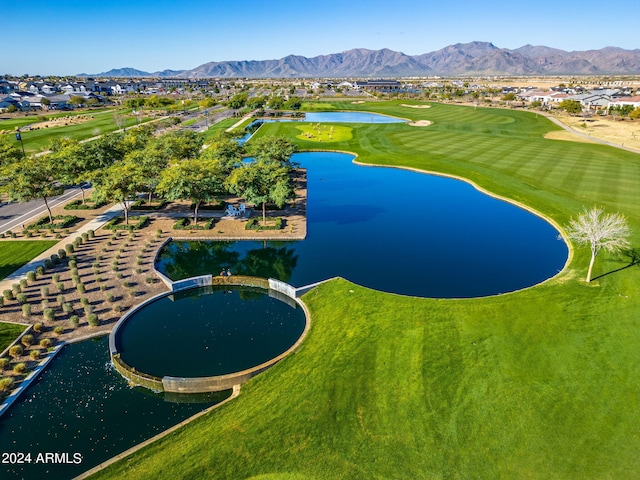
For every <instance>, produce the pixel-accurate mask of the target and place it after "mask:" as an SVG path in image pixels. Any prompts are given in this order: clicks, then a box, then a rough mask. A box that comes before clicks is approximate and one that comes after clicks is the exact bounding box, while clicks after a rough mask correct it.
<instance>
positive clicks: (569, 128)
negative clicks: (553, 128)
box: [538, 112, 640, 153]
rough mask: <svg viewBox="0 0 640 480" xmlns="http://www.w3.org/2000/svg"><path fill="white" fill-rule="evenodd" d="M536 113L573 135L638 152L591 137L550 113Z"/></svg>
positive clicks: (638, 151)
mask: <svg viewBox="0 0 640 480" xmlns="http://www.w3.org/2000/svg"><path fill="white" fill-rule="evenodd" d="M538 113H539V114H540V115H544V116H545V117H547V118H548V119H549V120H551V121H552V122H553V123H555V124H556V125H558V126H559V127H561V128H563V129H564V130H566V131H567V132H569V133H572V134H574V135H577V136H579V137H582V138H585V139H587V140H590V141H592V142H596V143H601V144H602V145H608V146H610V147H614V148H619V149H621V150H627V151H629V152H633V153H640V150H638V149H637V148H631V147H625V146H624V145H620V144H619V143H613V142H608V141H606V140H601V139H600V138H596V137H592V136H591V135H587V134H586V133H582V132H579V131H577V130H575V129H573V128H571V127H570V126H569V125H566V124H564V123H562V122H561V121H560V120H558V119H557V118H555V117H553V116H552V115H549V114H548V113H545V112H538Z"/></svg>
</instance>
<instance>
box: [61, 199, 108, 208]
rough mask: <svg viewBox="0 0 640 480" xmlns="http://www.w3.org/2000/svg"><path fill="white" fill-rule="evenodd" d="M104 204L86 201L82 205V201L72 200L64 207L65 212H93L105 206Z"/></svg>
mask: <svg viewBox="0 0 640 480" xmlns="http://www.w3.org/2000/svg"><path fill="white" fill-rule="evenodd" d="M106 204H107V203H106V202H93V201H91V200H87V203H82V200H74V201H73V202H69V203H67V204H66V205H65V206H64V209H65V210H95V209H97V208H102V207H104V206H105V205H106Z"/></svg>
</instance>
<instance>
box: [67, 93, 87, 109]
mask: <svg viewBox="0 0 640 480" xmlns="http://www.w3.org/2000/svg"><path fill="white" fill-rule="evenodd" d="M86 102H87V100H86V99H85V98H84V97H81V96H79V95H71V97H70V98H69V103H70V104H71V105H76V106H78V107H79V106H80V105H84V104H85V103H86Z"/></svg>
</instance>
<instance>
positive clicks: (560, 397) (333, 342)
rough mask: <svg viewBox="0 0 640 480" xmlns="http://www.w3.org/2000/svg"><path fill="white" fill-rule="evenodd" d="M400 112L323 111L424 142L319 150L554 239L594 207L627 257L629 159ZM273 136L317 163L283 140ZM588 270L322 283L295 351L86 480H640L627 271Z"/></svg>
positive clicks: (473, 113) (355, 141)
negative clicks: (342, 154)
mask: <svg viewBox="0 0 640 480" xmlns="http://www.w3.org/2000/svg"><path fill="white" fill-rule="evenodd" d="M400 103H401V102H375V103H369V104H361V105H353V104H350V102H344V104H342V103H336V104H334V105H333V108H335V109H361V110H368V111H379V112H381V113H385V114H391V115H398V116H401V117H409V118H412V119H416V120H417V119H426V120H431V121H433V122H434V123H433V125H431V126H430V127H411V126H409V125H404V124H392V125H389V124H387V125H357V126H354V128H353V131H352V133H353V138H351V139H346V138H345V139H344V140H343V141H337V142H334V143H332V144H331V146H330V148H331V149H335V150H343V151H352V152H354V153H356V154H357V155H358V160H359V161H362V162H366V163H371V164H380V165H383V164H386V165H397V166H407V167H413V168H420V169H423V170H427V171H438V172H443V173H447V174H452V175H459V176H463V177H465V178H468V179H470V180H472V181H474V182H476V183H477V184H479V185H480V186H482V187H484V188H486V189H488V190H490V191H492V192H494V193H497V194H500V195H504V196H506V197H509V198H512V199H514V200H517V201H520V202H523V203H525V204H527V205H530V206H532V207H533V208H535V209H537V210H539V211H540V212H542V213H544V214H545V215H547V216H548V217H550V218H552V219H554V220H555V221H556V222H558V223H560V224H564V223H565V222H566V221H567V219H568V218H569V217H571V216H574V215H575V214H576V213H578V212H579V211H580V210H581V209H582V207H583V206H584V205H587V206H591V205H593V204H597V205H602V206H604V207H605V209H606V210H607V211H608V212H621V213H624V214H625V215H627V217H628V218H629V222H630V224H631V226H632V229H633V231H634V235H633V238H632V242H633V245H634V247H635V248H639V247H640V201H639V199H640V197H639V196H638V195H639V194H638V186H639V185H640V155H635V154H632V153H629V152H625V151H622V150H617V149H614V148H610V147H604V146H600V145H591V144H581V143H572V142H564V141H554V140H545V139H544V138H543V136H544V133H545V132H547V131H550V130H555V129H556V128H557V127H555V126H554V125H552V124H551V123H550V122H549V121H548V120H546V119H545V118H543V117H536V116H535V115H534V114H530V113H526V112H517V111H511V110H489V109H478V110H474V109H473V108H468V107H460V106H451V105H438V104H433V106H432V108H430V109H424V110H418V109H409V108H406V107H401V106H400ZM327 109H329V108H327ZM270 134H282V135H287V136H289V137H291V138H292V139H295V141H296V143H298V144H299V146H300V148H302V149H306V148H312V149H316V148H317V147H318V145H317V143H316V142H312V141H306V140H300V139H296V137H297V135H299V130H297V129H296V126H295V124H286V123H273V124H267V125H265V126H264V127H263V128H261V129H260V130H259V135H270ZM389 195H390V196H391V198H392V195H393V192H389ZM587 263H588V252H587V251H586V249H578V250H576V252H575V255H574V256H573V258H572V261H571V263H570V265H569V267H568V268H567V269H566V270H564V271H563V272H562V273H561V274H560V275H558V276H557V277H555V278H554V279H551V280H549V281H547V282H545V283H543V284H541V285H538V286H536V287H533V288H529V289H526V290H522V291H520V292H515V293H511V294H507V295H500V296H494V297H487V298H480V299H457V300H446V299H420V298H411V297H402V296H397V295H390V294H385V293H380V292H375V291H372V290H369V289H366V288H363V287H359V286H356V285H353V284H351V283H349V282H348V281H347V280H333V281H331V282H328V283H326V284H323V285H321V286H320V287H317V288H316V289H314V290H312V291H311V292H309V293H308V294H306V295H305V297H304V300H305V302H306V303H307V304H308V306H309V309H310V311H311V315H312V327H311V331H310V333H309V336H308V337H307V339H306V340H305V342H304V343H303V345H302V347H301V348H300V349H299V350H298V352H296V353H295V354H293V355H291V356H289V357H288V358H286V359H285V360H283V361H282V362H280V363H279V364H277V365H276V366H274V367H273V368H271V369H269V370H268V371H266V372H264V373H262V374H261V375H259V376H258V377H256V378H255V379H253V380H252V381H250V382H249V383H247V384H246V385H244V386H243V387H242V393H241V395H240V397H239V398H238V399H236V400H234V401H232V402H230V403H228V404H227V405H225V406H224V407H222V408H220V409H219V410H217V411H215V412H214V413H212V414H209V415H206V416H204V417H202V418H200V419H198V420H196V421H194V422H193V423H191V424H189V425H188V426H186V427H183V428H181V429H179V430H178V431H177V432H175V433H173V434H171V435H169V436H167V437H166V438H165V439H163V440H161V441H159V442H156V443H154V444H152V445H151V446H149V447H147V448H145V449H143V450H142V451H140V452H139V453H137V454H135V455H133V456H131V457H129V458H127V459H125V460H123V461H120V462H118V463H116V464H115V465H113V466H112V467H109V468H108V469H107V470H105V471H102V472H101V473H99V474H98V475H96V478H118V479H121V478H132V479H137V478H154V477H163V478H216V479H218V478H229V479H236V478H256V479H257V478H260V479H261V480H264V479H270V480H271V479H287V480H291V479H371V478H379V479H387V478H396V479H405V478H406V479H416V478H425V479H441V478H452V479H458V478H460V479H462V478H474V479H476V478H480V479H513V478H518V479H520V478H530V479H549V478H553V479H596V478H597V479H604V478H607V479H617V478H637V477H640V457H639V456H638V451H640V435H638V418H639V417H638V411H640V355H639V354H638V352H640V295H639V293H640V289H639V287H638V285H640V265H639V264H635V265H630V261H629V260H628V259H625V258H620V259H618V258H616V257H611V256H606V255H603V256H602V257H601V258H598V261H597V263H596V272H595V276H596V277H598V276H599V278H597V280H595V281H593V282H592V283H591V284H589V285H586V284H585V283H584V282H583V281H582V279H583V277H584V275H585V273H586V269H587Z"/></svg>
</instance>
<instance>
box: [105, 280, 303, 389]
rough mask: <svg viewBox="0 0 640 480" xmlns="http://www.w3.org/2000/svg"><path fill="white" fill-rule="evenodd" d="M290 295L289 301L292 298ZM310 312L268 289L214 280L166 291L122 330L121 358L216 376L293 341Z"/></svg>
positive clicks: (181, 373) (173, 372)
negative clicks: (219, 283)
mask: <svg viewBox="0 0 640 480" xmlns="http://www.w3.org/2000/svg"><path fill="white" fill-rule="evenodd" d="M287 300H288V301H287ZM305 326H306V317H305V314H304V311H303V309H302V308H300V307H299V306H298V304H297V303H296V302H295V301H293V300H290V299H288V298H286V297H282V296H277V297H276V296H270V295H269V294H268V293H267V291H266V290H263V289H257V288H251V287H239V286H226V287H222V286H211V287H201V288H195V289H190V290H185V291H182V292H178V293H175V294H172V295H168V296H164V297H161V298H159V299H157V300H155V301H153V302H152V303H150V304H148V305H146V306H145V307H143V308H141V309H140V310H137V311H136V312H134V313H133V314H132V315H131V316H129V317H128V318H127V319H126V321H124V323H123V325H122V326H121V327H120V329H119V330H118V332H117V336H116V339H115V341H116V346H117V350H118V352H119V353H120V358H121V359H122V360H123V361H124V362H125V363H126V364H127V365H129V366H130V367H134V368H135V369H136V371H138V372H144V373H146V374H149V375H153V376H156V377H164V376H171V377H188V378H194V377H211V376H218V375H227V374H230V373H235V372H240V371H243V370H247V369H250V368H253V367H256V366H258V365H262V364H263V363H265V362H268V361H270V360H272V359H274V358H276V357H278V356H279V355H280V354H282V353H284V352H286V351H287V350H288V349H289V348H290V347H292V346H293V345H294V344H295V343H296V341H297V340H298V339H299V338H300V336H301V335H302V333H303V331H304V329H305Z"/></svg>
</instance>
